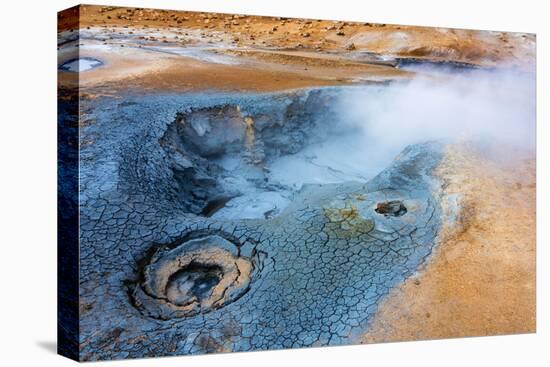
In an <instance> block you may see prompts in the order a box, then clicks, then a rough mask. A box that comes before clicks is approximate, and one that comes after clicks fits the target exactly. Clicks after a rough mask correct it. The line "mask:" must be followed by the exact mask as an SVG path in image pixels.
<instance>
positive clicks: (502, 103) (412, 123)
mask: <svg viewBox="0 0 550 367" xmlns="http://www.w3.org/2000/svg"><path fill="white" fill-rule="evenodd" d="M416 71H417V72H418V74H417V77H415V78H414V79H413V80H412V81H410V82H406V83H396V84H392V85H390V86H386V87H368V88H353V89H351V90H350V91H349V92H346V93H345V94H344V95H343V96H342V98H341V99H340V111H342V114H343V115H342V121H344V123H347V124H349V125H350V126H351V127H354V128H356V129H357V130H358V133H359V134H360V136H361V140H362V141H363V142H364V152H363V153H364V154H365V155H364V156H363V158H364V159H367V160H368V161H370V162H373V161H375V162H376V161H378V162H379V163H381V164H385V163H387V162H383V161H385V159H384V157H387V158H390V159H393V157H395V155H396V154H398V153H399V152H400V151H401V150H402V149H403V148H404V147H405V146H406V145H409V144H413V143H418V142H423V141H428V140H445V141H449V142H453V141H459V140H467V141H471V140H473V141H477V142H480V143H490V144H496V146H500V147H508V148H512V149H515V150H516V149H527V150H529V151H530V150H534V146H535V126H536V123H535V116H536V115H535V101H536V98H535V77H534V74H533V75H529V74H520V73H513V72H500V71H481V70H472V71H462V72H457V71H456V69H455V70H454V71H453V70H452V69H449V68H447V69H444V70H443V71H442V70H441V69H434V68H427V67H425V68H420V69H416ZM379 168H383V167H379Z"/></svg>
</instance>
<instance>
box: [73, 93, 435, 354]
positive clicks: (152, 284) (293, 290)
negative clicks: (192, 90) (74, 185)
mask: <svg viewBox="0 0 550 367" xmlns="http://www.w3.org/2000/svg"><path fill="white" fill-rule="evenodd" d="M341 93H342V91H341V90H340V89H338V88H336V89H334V88H328V89H314V90H307V91H297V92H291V93H278V94H259V95H254V94H246V95H242V94H223V95H218V94H197V95H192V96H191V95H185V96H174V95H167V96H154V97H152V96H149V97H130V96H129V97H128V98H125V99H124V101H123V102H121V101H119V100H112V99H102V98H99V99H97V100H94V101H93V102H91V103H92V104H93V107H92V106H90V111H91V113H90V114H89V115H88V118H89V119H90V120H93V123H92V124H90V125H89V126H85V127H83V128H82V130H81V131H82V132H81V144H82V145H84V146H85V148H83V149H82V150H81V162H82V163H81V181H80V184H81V193H80V201H81V206H82V210H81V214H80V215H81V217H80V223H81V230H82V232H81V235H80V236H81V259H82V261H81V271H80V274H81V275H80V276H81V295H82V298H81V304H82V305H83V310H82V314H81V318H82V322H81V331H82V335H81V340H82V343H83V353H84V355H86V351H87V350H89V351H90V353H92V351H93V353H94V358H104V357H107V356H108V357H110V358H111V357H115V358H121V357H126V356H144V355H160V354H165V353H198V352H213V351H229V350H232V351H239V350H241V351H244V350H250V349H276V348H285V347H298V346H312V345H337V344H342V343H345V342H346V341H347V340H349V339H350V338H353V337H354V335H359V334H360V333H362V332H363V331H364V330H365V328H366V327H367V325H368V322H369V319H370V318H371V317H372V315H373V314H374V313H375V311H376V308H377V303H378V301H379V300H380V299H381V297H383V296H384V295H385V294H387V292H388V291H389V290H390V289H391V288H392V287H393V286H394V285H395V284H397V283H399V282H401V281H403V280H404V279H405V278H407V277H408V276H410V275H411V274H413V273H414V272H415V271H416V269H417V268H418V266H419V264H421V263H422V262H423V261H424V260H425V259H426V257H427V256H428V255H429V254H430V253H431V251H432V247H433V246H434V243H435V241H434V239H435V237H436V235H437V231H438V228H439V226H440V209H439V205H438V204H437V199H436V198H434V197H433V194H432V192H433V191H434V185H438V183H437V180H435V179H434V178H433V177H432V171H433V169H434V167H435V166H436V165H437V164H438V162H439V160H440V156H441V146H440V145H439V144H437V143H426V144H418V145H414V146H410V147H407V148H406V149H404V151H403V152H402V153H401V154H400V158H399V160H397V161H395V162H393V163H391V164H389V166H388V168H386V169H385V170H383V171H382V172H380V173H379V174H378V175H376V176H375V177H369V176H368V175H369V174H370V175H371V176H372V173H369V167H368V160H364V162H363V164H364V165H365V167H363V168H362V171H359V172H362V173H363V174H364V175H365V176H358V173H357V172H356V171H355V170H352V169H350V170H349V171H348V172H346V171H345V165H344V168H343V169H342V171H341V172H337V174H334V172H333V171H334V170H335V168H333V167H331V166H330V165H327V166H326V167H325V166H323V165H322V164H319V165H314V167H316V168H318V169H319V173H318V175H317V176H315V175H313V176H309V175H307V176H302V177H300V178H298V179H296V181H301V184H300V186H297V184H296V182H294V183H293V184H292V185H288V184H285V183H281V182H280V181H279V180H278V176H277V175H276V174H273V172H272V171H271V168H270V167H271V166H272V165H274V166H276V165H281V164H283V165H284V164H290V163H291V162H292V160H295V161H297V162H299V164H306V163H307V162H311V161H313V160H314V159H315V158H314V157H313V156H311V157H310V158H308V159H305V160H302V158H301V156H300V155H299V153H300V152H302V151H304V150H305V151H307V150H308V149H311V148H312V147H315V146H318V145H322V144H323V143H324V142H326V140H327V139H328V138H329V137H333V138H334V137H338V136H339V135H340V136H344V137H345V136H346V135H347V134H353V133H354V132H353V129H352V131H345V130H346V127H345V126H344V127H343V126H341V125H342V123H341V122H340V121H339V117H338V114H337V113H336V112H335V111H333V110H332V109H331V106H333V105H335V102H334V99H335V98H337V96H338V95H340V94H341ZM335 139H336V140H337V139H338V138H335ZM333 140H334V139H333ZM311 151H313V152H315V149H311ZM289 157H294V158H293V159H290V158H289ZM349 158H350V159H353V157H349ZM285 159H287V160H290V163H284V162H283V163H281V161H283V160H285ZM342 159H343V157H342ZM342 163H345V162H342ZM295 174H296V175H297V176H300V171H299V170H298V171H297V172H296V173H295ZM353 177H355V178H357V177H364V179H362V180H361V179H355V180H353V179H351V178H353ZM367 178H370V179H368V180H367ZM121 289H123V290H124V291H121ZM144 333H146V336H144ZM98 350H101V352H99V353H100V354H97V353H98V352H97V351H98Z"/></svg>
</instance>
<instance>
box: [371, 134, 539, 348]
mask: <svg viewBox="0 0 550 367" xmlns="http://www.w3.org/2000/svg"><path fill="white" fill-rule="evenodd" d="M503 154H506V155H505V156H506V157H508V158H510V157H514V156H515V157H524V158H523V159H520V158H515V159H513V162H507V163H506V164H503V163H501V162H497V161H495V160H493V159H490V158H487V157H485V156H484V155H483V154H481V153H479V152H475V151H474V150H472V149H470V148H468V147H465V146H460V145H457V146H453V147H451V148H449V150H448V152H447V154H446V158H445V159H444V162H443V164H442V165H441V166H440V167H439V169H438V175H439V177H440V178H441V180H442V182H443V183H444V185H443V186H444V187H443V190H442V192H441V195H442V196H441V197H442V203H443V204H444V207H446V209H447V211H448V213H449V214H450V213H451V208H452V205H445V203H447V202H452V200H454V199H453V198H455V195H456V198H457V200H458V205H459V206H460V207H461V211H460V213H461V214H460V216H459V218H457V222H456V223H452V220H451V218H448V222H447V224H446V227H445V230H444V231H443V233H442V234H441V235H440V243H439V244H438V246H437V250H435V253H434V254H433V255H432V258H431V259H430V261H429V262H428V263H427V264H425V267H424V269H422V270H420V271H419V272H418V274H417V275H416V276H414V277H412V278H409V279H408V280H407V281H405V282H404V283H403V284H402V285H401V286H399V287H397V288H395V289H394V290H393V291H392V292H391V293H390V295H389V296H388V297H387V298H386V300H385V301H384V302H383V303H382V304H381V306H380V310H379V312H378V314H377V316H376V317H375V319H374V320H373V322H372V325H371V328H370V329H369V332H368V333H367V334H366V335H364V336H363V337H362V340H361V342H363V343H372V342H387V341H404V340H418V339H433V338H449V337H463V336H482V335H498V334H510V333H529V332H534V331H535V328H536V322H535V321H536V320H535V317H536V312H535V298H536V289H535V261H536V256H535V206H536V202H535V173H534V172H535V160H534V158H533V156H532V155H524V154H522V153H521V152H510V151H507V152H506V153H503V152H502V151H501V152H500V155H501V156H502V155H503ZM501 159H502V158H501Z"/></svg>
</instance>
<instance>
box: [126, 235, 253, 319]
mask: <svg viewBox="0 0 550 367" xmlns="http://www.w3.org/2000/svg"><path fill="white" fill-rule="evenodd" d="M213 233H215V232H213ZM241 246H242V245H241V244H239V243H235V242H232V241H230V240H228V239H227V238H224V237H222V236H220V235H219V234H205V233H204V232H200V233H197V234H191V235H190V236H189V237H188V239H185V240H183V241H181V242H180V243H179V244H177V245H176V246H174V247H172V248H159V249H158V250H157V251H156V252H155V253H154V254H153V256H152V257H151V258H150V259H149V260H148V262H147V263H146V264H145V266H144V268H143V272H142V280H141V281H140V282H139V283H138V284H136V285H135V286H134V289H133V291H132V299H133V304H134V306H135V307H136V308H137V309H138V310H139V311H140V312H141V313H142V314H144V315H146V316H149V317H152V318H156V319H161V320H168V319H174V318H182V317H190V316H195V315H197V314H201V313H208V312H211V311H213V310H216V309H219V308H222V307H224V306H227V305H228V304H230V303H233V302H235V301H236V300H238V299H239V298H241V297H242V296H243V295H244V294H246V292H248V290H249V289H250V284H251V282H252V279H253V277H254V276H256V273H257V269H259V268H260V267H261V263H262V259H263V258H262V256H261V255H260V254H259V253H257V252H256V250H255V248H252V249H251V250H249V251H248V253H247V254H246V255H248V256H246V255H245V254H244V251H242V252H241V249H240V247H241Z"/></svg>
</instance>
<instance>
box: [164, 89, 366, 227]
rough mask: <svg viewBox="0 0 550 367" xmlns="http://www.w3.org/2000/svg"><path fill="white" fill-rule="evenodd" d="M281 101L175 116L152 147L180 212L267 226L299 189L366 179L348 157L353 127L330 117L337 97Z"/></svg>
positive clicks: (319, 94) (318, 94)
mask: <svg viewBox="0 0 550 367" xmlns="http://www.w3.org/2000/svg"><path fill="white" fill-rule="evenodd" d="M289 98H290V101H288V102H287V103H280V101H279V102H278V101H274V102H273V106H268V107H265V106H264V107H263V110H262V108H255V106H253V105H250V106H248V105H247V104H246V103H244V105H245V107H242V106H241V105H240V104H237V103H234V104H233V103H227V104H218V105H213V106H208V107H188V108H186V109H183V110H182V111H179V112H177V113H176V115H175V117H174V121H172V123H170V124H169V126H168V128H167V130H166V132H165V134H164V136H163V137H162V138H161V139H160V144H161V146H162V147H163V149H164V151H165V152H166V153H167V158H168V160H169V161H170V166H171V168H172V171H173V178H174V181H175V187H176V188H177V196H178V197H179V198H180V202H181V203H182V205H183V207H184V210H185V211H187V212H190V213H194V214H197V215H201V216H205V217H212V218H213V219H218V220H233V219H271V218H274V217H276V216H278V215H279V214H281V213H282V212H283V210H284V209H285V208H286V207H287V206H288V205H289V204H290V202H291V201H292V199H293V197H294V195H295V194H296V193H297V192H298V191H299V190H300V189H301V187H302V185H303V184H307V183H340V182H346V181H361V182H366V181H367V179H368V178H369V177H372V175H373V172H369V167H368V166H369V165H368V162H365V160H364V157H363V156H361V154H362V153H361V152H359V151H357V152H355V151H354V149H353V148H354V147H353V138H354V136H357V135H358V134H357V127H354V126H352V125H351V124H346V122H345V121H343V118H342V114H341V113H338V111H337V110H338V98H339V96H337V95H333V94H331V93H326V92H324V91H319V90H317V91H311V92H309V93H308V94H306V95H305V96H303V95H300V96H293V97H289ZM269 109H271V111H270V110H269ZM356 140H357V139H356ZM350 141H352V143H351V144H350ZM357 144H359V145H364V142H359V141H357ZM342 147H344V148H346V149H348V151H344V152H343V151H342Z"/></svg>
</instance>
